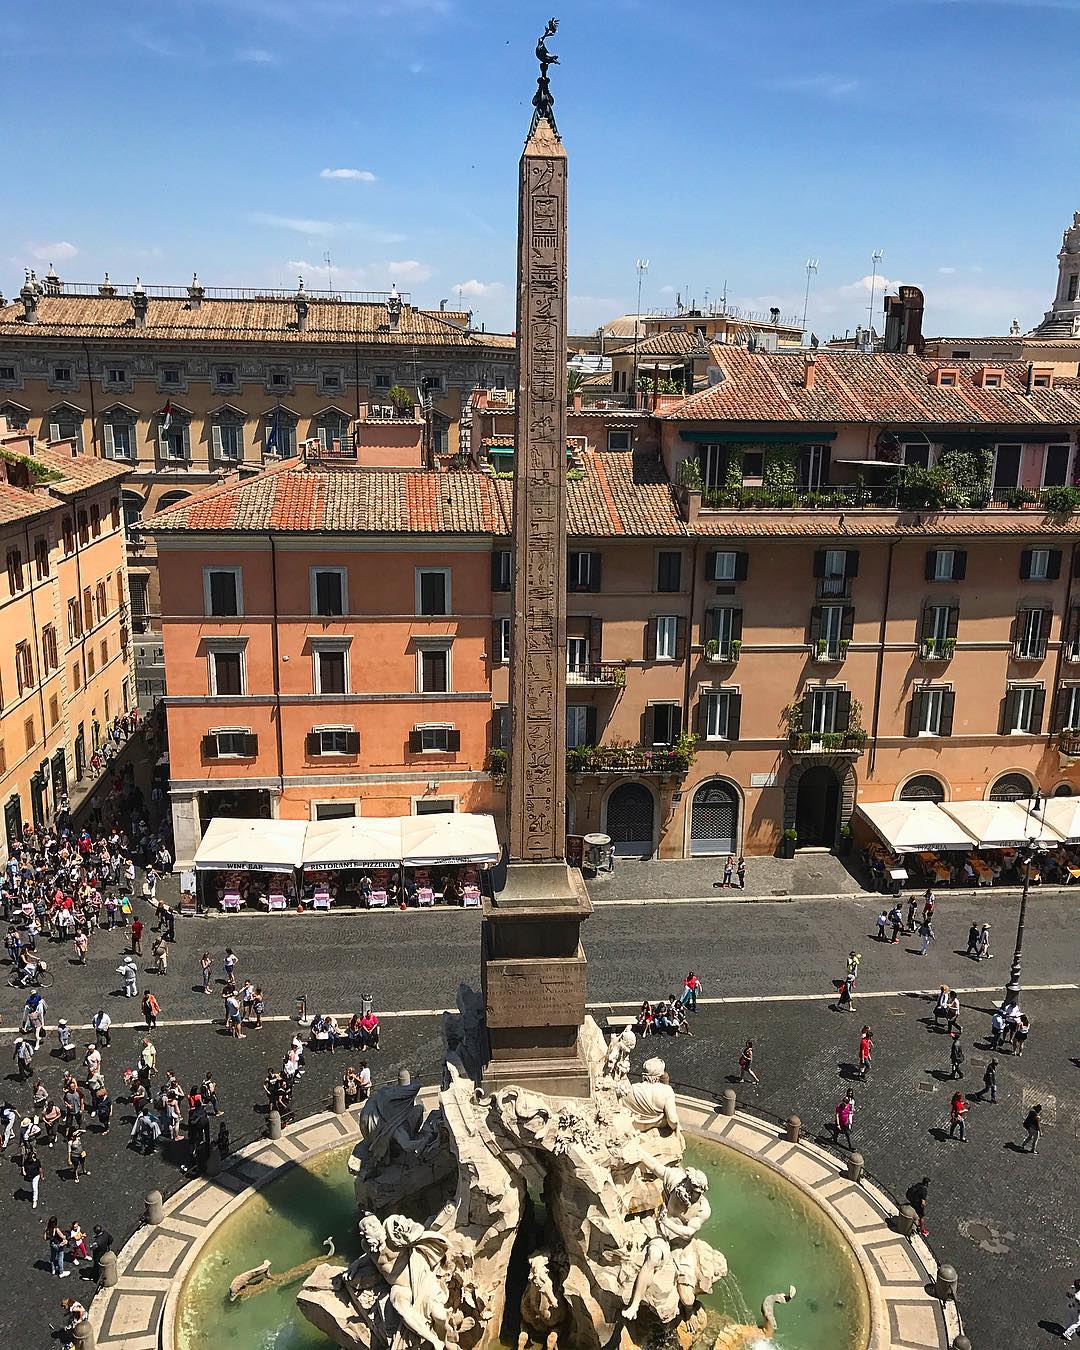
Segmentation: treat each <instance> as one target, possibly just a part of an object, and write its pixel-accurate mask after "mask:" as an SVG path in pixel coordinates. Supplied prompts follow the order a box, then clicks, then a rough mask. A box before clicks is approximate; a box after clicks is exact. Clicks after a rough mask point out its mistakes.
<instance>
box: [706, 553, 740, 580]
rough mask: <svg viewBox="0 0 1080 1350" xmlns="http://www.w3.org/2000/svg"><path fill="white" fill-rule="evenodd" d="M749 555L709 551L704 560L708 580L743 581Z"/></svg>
mask: <svg viewBox="0 0 1080 1350" xmlns="http://www.w3.org/2000/svg"><path fill="white" fill-rule="evenodd" d="M748 563H749V556H748V555H747V554H745V553H735V552H727V551H725V550H719V551H717V552H715V553H709V554H708V555H707V556H706V560H705V577H706V580H708V581H745V580H746V573H747V565H748Z"/></svg>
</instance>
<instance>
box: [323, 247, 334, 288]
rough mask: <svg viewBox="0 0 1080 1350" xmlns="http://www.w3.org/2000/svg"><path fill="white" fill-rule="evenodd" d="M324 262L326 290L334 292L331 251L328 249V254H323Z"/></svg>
mask: <svg viewBox="0 0 1080 1350" xmlns="http://www.w3.org/2000/svg"><path fill="white" fill-rule="evenodd" d="M323 261H324V262H325V263H326V289H327V290H328V291H332V290H333V289H334V274H333V272H332V271H331V269H330V250H329V249H327V250H326V252H325V253H324V254H323Z"/></svg>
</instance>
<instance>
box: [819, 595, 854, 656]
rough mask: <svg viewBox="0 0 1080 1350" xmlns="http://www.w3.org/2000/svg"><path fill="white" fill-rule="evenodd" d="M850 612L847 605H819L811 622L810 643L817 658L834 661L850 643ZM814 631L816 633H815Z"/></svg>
mask: <svg viewBox="0 0 1080 1350" xmlns="http://www.w3.org/2000/svg"><path fill="white" fill-rule="evenodd" d="M851 614H852V610H851V607H850V606H849V605H820V606H818V607H817V609H816V611H815V614H814V618H813V621H812V622H811V635H810V637H811V643H812V645H813V647H814V652H815V654H816V655H817V656H818V657H827V658H828V659H829V660H832V661H835V660H837V659H838V658H839V657H840V656H842V655H843V652H844V644H845V643H848V642H850V641H851V630H852V622H851V619H850V617H849V616H851ZM815 630H816V632H815Z"/></svg>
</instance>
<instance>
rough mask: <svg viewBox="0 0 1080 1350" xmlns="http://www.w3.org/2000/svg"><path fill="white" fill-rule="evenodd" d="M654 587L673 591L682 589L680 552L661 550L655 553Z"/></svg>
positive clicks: (659, 589)
mask: <svg viewBox="0 0 1080 1350" xmlns="http://www.w3.org/2000/svg"><path fill="white" fill-rule="evenodd" d="M656 589H657V590H658V591H666V592H675V591H681V590H682V554H681V553H679V552H678V551H670V550H668V549H664V550H662V551H661V552H660V553H658V554H657V555H656Z"/></svg>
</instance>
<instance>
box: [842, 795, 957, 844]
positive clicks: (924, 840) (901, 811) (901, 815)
mask: <svg viewBox="0 0 1080 1350" xmlns="http://www.w3.org/2000/svg"><path fill="white" fill-rule="evenodd" d="M858 810H859V814H860V815H862V816H864V817H865V818H866V819H867V820H868V821H869V822H870V824H871V825H872V826H873V827H874V829H875V830H876V831H877V833H878V834H879V835H880V836H881V837H882V839H884V840H885V842H886V844H888V846H889V847H890V848H891V849H892V850H893V852H894V853H918V852H921V851H922V850H924V849H928V850H930V851H932V852H934V853H949V852H955V851H957V850H968V849H971V848H973V847H974V844H975V840H973V839H972V837H971V835H970V834H968V833H967V831H966V830H964V829H962V828H961V826H959V825H958V824H957V823H956V821H955V820H953V819H952V817H951V816H947V815H946V814H945V812H944V811H943V810H942V809H941V807H940V806H938V804H937V803H936V802H927V801H915V802H870V803H868V804H866V805H863V804H861V803H860V805H859V807H858Z"/></svg>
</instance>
